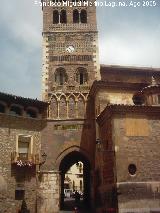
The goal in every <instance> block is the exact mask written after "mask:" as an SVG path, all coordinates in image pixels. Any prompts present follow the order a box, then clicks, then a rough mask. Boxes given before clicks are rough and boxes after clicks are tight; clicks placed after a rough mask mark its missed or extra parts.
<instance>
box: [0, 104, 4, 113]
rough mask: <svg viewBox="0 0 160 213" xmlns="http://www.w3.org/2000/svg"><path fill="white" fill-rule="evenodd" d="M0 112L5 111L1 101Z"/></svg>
mask: <svg viewBox="0 0 160 213" xmlns="http://www.w3.org/2000/svg"><path fill="white" fill-rule="evenodd" d="M0 112H1V113H5V106H4V104H1V103H0Z"/></svg>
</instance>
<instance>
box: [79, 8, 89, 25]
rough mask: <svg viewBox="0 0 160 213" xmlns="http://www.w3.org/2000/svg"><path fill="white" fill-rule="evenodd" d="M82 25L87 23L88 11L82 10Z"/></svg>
mask: <svg viewBox="0 0 160 213" xmlns="http://www.w3.org/2000/svg"><path fill="white" fill-rule="evenodd" d="M80 18H81V23H87V11H86V10H81V13H80Z"/></svg>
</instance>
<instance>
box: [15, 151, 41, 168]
mask: <svg viewBox="0 0 160 213" xmlns="http://www.w3.org/2000/svg"><path fill="white" fill-rule="evenodd" d="M39 163H40V156H39V154H29V153H17V152H12V153H11V164H14V165H17V166H20V167H24V166H29V167H32V166H35V165H38V164H39Z"/></svg>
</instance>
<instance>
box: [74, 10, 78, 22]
mask: <svg viewBox="0 0 160 213" xmlns="http://www.w3.org/2000/svg"><path fill="white" fill-rule="evenodd" d="M73 23H79V11H78V10H77V9H75V10H73Z"/></svg>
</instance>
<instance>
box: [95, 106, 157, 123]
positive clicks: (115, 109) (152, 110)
mask: <svg viewBox="0 0 160 213" xmlns="http://www.w3.org/2000/svg"><path fill="white" fill-rule="evenodd" d="M126 113H137V114H142V115H156V117H157V119H159V117H160V106H144V105H143V106H136V105H121V104H119V105H108V106H106V108H105V109H104V110H103V111H102V112H101V114H100V115H99V116H98V117H97V119H96V121H97V123H98V124H99V125H100V126H101V125H102V124H103V123H104V121H105V120H106V119H108V118H109V117H112V116H113V115H115V114H117V115H124V114H126Z"/></svg>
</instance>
